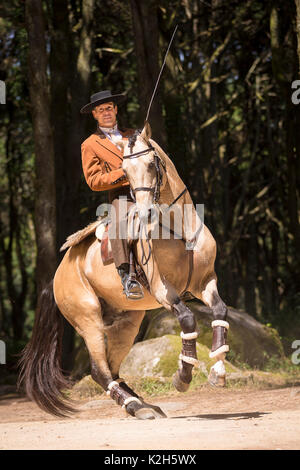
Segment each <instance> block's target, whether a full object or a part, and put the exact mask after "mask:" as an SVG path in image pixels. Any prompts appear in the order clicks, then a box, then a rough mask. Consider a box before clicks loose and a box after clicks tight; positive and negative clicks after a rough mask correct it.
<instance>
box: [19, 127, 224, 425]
mask: <svg viewBox="0 0 300 470" xmlns="http://www.w3.org/2000/svg"><path fill="white" fill-rule="evenodd" d="M123 169H124V171H125V173H126V175H127V178H128V180H129V183H130V187H131V191H132V195H133V196H134V197H135V200H136V212H137V214H138V216H137V217H135V218H134V217H133V218H132V220H133V223H134V221H135V220H136V219H137V220H138V221H139V223H140V225H141V226H143V224H144V226H145V227H146V228H147V220H148V218H149V209H151V208H153V207H157V203H158V202H159V203H160V205H159V207H164V209H162V212H164V211H165V212H168V211H169V212H170V213H171V212H172V214H173V222H174V210H173V209H175V208H177V209H178V210H179V212H181V214H184V210H185V207H189V208H191V210H190V211H189V212H188V214H187V216H186V217H184V219H185V220H184V222H182V239H180V237H176V236H175V235H176V230H178V227H177V228H176V227H175V225H174V224H173V228H174V227H175V228H176V230H171V233H172V236H171V237H170V239H162V238H156V237H152V238H151V235H150V236H149V238H147V240H146V243H145V240H143V239H140V240H134V241H133V245H132V246H133V251H134V256H135V259H136V261H137V265H139V266H141V267H142V269H143V271H144V275H145V277H146V279H147V283H148V289H146V288H145V289H144V298H143V299H140V300H134V301H133V300H130V299H127V298H126V297H125V296H124V295H123V293H122V285H121V282H120V278H119V276H118V274H117V271H116V269H115V266H114V263H111V264H106V263H103V262H102V259H101V255H100V249H99V240H98V239H97V238H96V237H95V230H96V227H97V225H98V224H99V221H98V222H94V223H92V224H90V225H89V226H88V227H86V228H85V229H83V230H81V231H79V232H77V233H76V234H74V235H72V236H70V237H69V238H68V240H67V242H66V243H65V245H64V246H63V248H68V251H67V252H66V254H65V256H64V258H63V260H62V261H61V263H60V265H59V267H58V269H57V271H56V273H55V276H54V280H53V283H52V282H51V283H50V285H49V286H47V288H45V289H44V290H43V292H42V294H41V297H40V299H39V304H38V307H37V312H36V319H35V325H34V329H33V334H32V338H31V340H30V342H29V343H28V345H27V347H26V348H25V350H24V353H23V356H22V359H21V372H20V380H19V382H20V383H22V382H24V385H25V389H26V392H27V394H28V396H29V397H30V398H31V399H33V400H35V401H36V402H37V404H38V405H39V406H40V407H42V408H43V409H45V410H46V411H48V412H50V413H53V414H56V415H65V414H68V412H71V411H74V409H73V407H72V406H71V405H70V403H68V401H67V400H66V399H65V396H64V390H65V388H66V387H67V385H68V383H67V381H66V379H65V376H64V375H63V373H62V371H61V369H60V361H61V343H62V322H61V320H62V316H61V314H62V315H63V316H64V317H65V318H66V319H67V320H68V321H69V323H70V324H71V325H72V326H73V327H74V328H75V329H76V331H77V333H79V335H81V336H82V338H83V339H84V341H85V344H86V346H87V349H88V351H89V355H90V362H91V375H92V377H93V379H94V380H95V381H96V382H97V383H98V384H100V385H101V386H102V387H103V389H104V390H105V391H106V392H107V394H108V395H110V397H111V398H112V399H113V400H115V401H116V402H117V404H119V405H121V406H122V407H123V408H125V409H126V411H127V412H128V413H129V414H130V415H132V416H135V417H136V418H139V419H153V418H156V417H163V416H165V414H164V413H163V411H162V410H161V409H160V408H158V407H156V406H152V405H150V404H147V403H146V402H145V401H144V400H143V399H142V398H141V397H139V396H138V395H137V394H136V393H135V392H134V391H133V390H132V389H131V388H130V387H129V386H128V385H127V384H126V383H125V381H124V380H123V379H121V378H120V377H119V368H120V364H121V362H122V361H123V359H124V358H125V356H126V355H127V354H128V353H129V351H130V349H131V347H132V345H133V342H134V339H135V337H136V335H137V333H138V331H139V327H140V325H141V322H142V320H143V317H144V314H145V311H146V310H151V309H155V308H158V307H159V306H161V305H162V306H164V307H165V308H166V309H167V310H168V311H170V312H173V314H174V315H175V316H176V317H177V319H178V321H179V324H180V327H181V330H182V331H181V338H182V352H181V354H180V360H179V363H180V367H179V369H178V370H177V372H176V373H175V374H174V377H173V383H174V386H175V387H176V389H177V390H179V391H182V392H183V391H186V390H187V389H188V387H189V384H190V382H191V380H192V369H193V367H194V366H197V365H198V361H197V353H196V338H197V325H196V321H195V317H194V314H193V312H192V311H191V310H190V309H189V308H188V307H187V306H186V305H185V304H184V302H183V301H182V300H181V299H182V294H184V292H187V291H188V292H190V293H191V294H192V295H193V296H194V297H196V298H198V299H200V300H202V301H203V302H204V303H205V304H206V305H208V306H209V307H211V309H212V312H213V322H212V348H211V351H210V357H214V358H215V360H216V363H215V365H214V366H213V367H212V369H211V371H210V375H209V380H210V382H211V383H213V384H219V385H220V384H221V385H222V384H224V381H225V367H224V360H225V354H226V352H227V351H228V350H229V347H228V345H227V344H226V335H227V330H228V327H229V325H228V323H227V321H226V315H227V308H226V305H225V304H224V302H223V301H222V300H221V298H220V296H219V294H218V290H217V278H216V274H215V271H214V262H215V257H216V243H215V240H214V238H213V237H212V235H211V233H210V231H209V230H208V228H207V227H206V226H205V225H204V224H203V223H201V221H200V223H199V217H198V215H197V212H196V210H195V207H194V205H193V203H192V200H191V197H190V195H189V192H188V191H187V189H186V187H185V185H184V183H183V182H182V180H181V179H180V177H179V175H178V173H177V171H176V169H175V167H174V165H173V163H172V161H171V160H170V159H169V157H168V156H167V155H166V154H165V153H164V152H163V150H162V149H161V148H160V147H159V146H158V145H157V143H156V142H155V141H153V140H152V139H151V130H150V126H149V125H145V127H144V129H143V131H142V132H141V133H136V134H135V136H134V137H133V138H131V139H129V141H128V144H126V145H125V146H124V160H123ZM129 218H130V217H129ZM171 219H172V217H171ZM158 225H160V224H158ZM147 233H148V234H149V233H150V232H149V230H148V232H147ZM187 245H189V248H191V247H192V248H193V249H186V248H187ZM146 251H147V253H146ZM105 337H106V338H105Z"/></svg>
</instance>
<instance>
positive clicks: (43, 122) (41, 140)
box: [25, 0, 57, 293]
mask: <svg viewBox="0 0 300 470" xmlns="http://www.w3.org/2000/svg"><path fill="white" fill-rule="evenodd" d="M25 22H26V29H27V34H28V45H29V49H28V67H29V77H28V83H29V91H30V99H31V112H32V120H33V130H34V144H35V172H36V188H35V190H36V199H35V230H36V242H37V265H36V280H37V291H38V293H39V292H40V291H41V289H42V288H43V287H44V286H45V284H46V283H47V282H49V281H50V280H51V279H52V278H53V275H54V272H55V269H56V265H57V260H56V245H55V240H56V220H55V216H56V197H55V167H54V145H53V136H52V129H51V123H50V105H49V93H48V82H47V54H46V41H45V27H44V18H43V9H42V1H41V0H26V4H25Z"/></svg>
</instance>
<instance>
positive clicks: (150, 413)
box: [134, 408, 157, 419]
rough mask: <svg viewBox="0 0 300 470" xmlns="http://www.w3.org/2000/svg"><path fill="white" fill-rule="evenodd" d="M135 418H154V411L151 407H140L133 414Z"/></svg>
mask: <svg viewBox="0 0 300 470" xmlns="http://www.w3.org/2000/svg"><path fill="white" fill-rule="evenodd" d="M134 416H135V417H136V418H137V419H155V418H157V416H156V413H155V411H154V410H152V409H151V408H140V409H139V410H137V411H136V412H135V414H134Z"/></svg>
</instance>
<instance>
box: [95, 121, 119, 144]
mask: <svg viewBox="0 0 300 470" xmlns="http://www.w3.org/2000/svg"><path fill="white" fill-rule="evenodd" d="M99 127H100V126H99ZM100 129H101V131H102V132H103V133H104V134H105V135H106V137H107V138H108V139H109V140H110V141H111V142H112V143H113V144H114V145H115V146H116V147H118V148H119V146H118V145H117V142H119V141H120V140H122V139H123V136H122V134H121V132H120V131H119V129H118V124H116V125H115V126H114V127H112V128H110V127H100Z"/></svg>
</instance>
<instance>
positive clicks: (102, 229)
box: [95, 222, 113, 264]
mask: <svg viewBox="0 0 300 470" xmlns="http://www.w3.org/2000/svg"><path fill="white" fill-rule="evenodd" d="M95 235H96V237H97V238H98V240H99V241H100V242H101V248H100V251H101V258H102V262H103V264H108V263H112V262H113V255H112V250H111V243H110V240H109V236H108V224H107V223H106V222H100V223H99V225H98V227H97V228H96V232H95Z"/></svg>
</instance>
